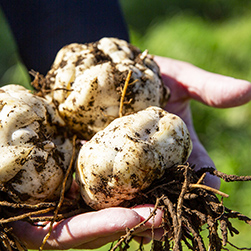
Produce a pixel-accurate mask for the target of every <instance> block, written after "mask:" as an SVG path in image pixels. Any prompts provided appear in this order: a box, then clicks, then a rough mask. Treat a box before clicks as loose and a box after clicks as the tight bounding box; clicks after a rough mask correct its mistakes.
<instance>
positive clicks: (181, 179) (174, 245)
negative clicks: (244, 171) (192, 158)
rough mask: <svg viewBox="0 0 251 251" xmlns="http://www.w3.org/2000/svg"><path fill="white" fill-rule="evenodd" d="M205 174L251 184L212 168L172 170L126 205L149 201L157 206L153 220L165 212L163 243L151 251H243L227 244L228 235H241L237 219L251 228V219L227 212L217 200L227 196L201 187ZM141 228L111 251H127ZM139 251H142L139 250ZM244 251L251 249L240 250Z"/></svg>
mask: <svg viewBox="0 0 251 251" xmlns="http://www.w3.org/2000/svg"><path fill="white" fill-rule="evenodd" d="M206 172H209V173H211V174H213V175H216V176H218V177H220V178H222V179H224V180H225V181H247V180H251V177H250V176H241V177H240V176H234V175H227V174H224V173H221V172H219V171H216V170H215V169H213V168H203V169H201V170H200V171H199V172H195V171H194V169H193V168H192V167H190V166H189V165H180V166H178V167H173V168H172V169H169V170H168V171H167V173H166V175H164V177H163V178H162V179H161V180H160V181H156V183H155V184H153V185H152V186H151V187H150V188H149V189H147V190H146V191H144V194H143V193H142V194H141V195H140V196H139V197H138V198H136V199H135V200H134V201H132V202H131V203H130V205H127V206H133V203H134V204H141V203H145V202H146V201H147V203H154V202H156V204H155V210H154V211H153V212H152V214H151V216H150V217H154V214H155V211H156V209H157V208H161V209H162V210H163V211H164V217H163V223H162V227H163V228H164V231H165V232H164V235H163V237H162V239H161V240H160V241H156V240H155V241H153V244H152V247H151V250H152V251H155V250H156V251H157V250H158V251H161V250H173V251H181V250H183V247H184V246H186V247H187V248H188V249H190V250H196V251H197V250H198V251H204V250H208V248H209V250H215V251H218V250H223V249H224V250H228V249H227V248H226V247H227V246H228V245H229V246H231V247H234V248H236V249H239V250H240V248H238V247H236V246H234V245H233V244H231V243H230V242H229V240H228V234H230V235H231V236H234V235H235V234H238V233H239V231H238V230H237V229H236V228H235V227H233V225H232V223H231V222H230V220H231V219H233V218H237V219H239V220H240V221H244V222H245V223H247V224H249V225H251V219H250V218H248V217H247V216H245V215H242V214H241V213H239V212H235V211H232V210H230V209H228V208H226V207H225V206H224V205H223V200H219V199H218V197H217V196H216V194H219V195H221V196H223V197H227V195H226V194H224V193H222V192H220V191H218V190H215V189H211V188H209V187H207V186H205V185H203V184H201V183H202V181H203V179H204V177H205V175H206ZM160 183H161V185H160ZM146 197H147V199H146ZM205 224H206V225H207V229H208V241H209V244H208V247H206V244H205V240H203V237H202V235H201V232H202V226H203V225H205ZM140 226H141V225H138V226H135V227H134V228H133V229H130V230H128V232H127V234H126V235H124V236H122V237H121V238H120V240H119V241H118V242H117V244H116V245H114V246H113V247H112V248H111V250H112V251H115V250H117V248H121V250H127V248H128V247H129V242H130V240H131V239H132V237H133V232H134V231H135V230H136V229H137V228H138V227H140ZM218 230H220V231H218ZM219 233H221V234H219ZM139 250H143V249H141V248H139ZM241 250H250V249H249V248H241Z"/></svg>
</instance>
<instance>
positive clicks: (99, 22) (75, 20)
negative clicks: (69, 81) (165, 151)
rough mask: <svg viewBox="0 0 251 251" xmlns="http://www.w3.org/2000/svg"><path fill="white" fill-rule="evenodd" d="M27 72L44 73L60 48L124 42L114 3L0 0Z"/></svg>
mask: <svg viewBox="0 0 251 251" xmlns="http://www.w3.org/2000/svg"><path fill="white" fill-rule="evenodd" d="M0 4H1V7H2V10H3V12H4V13H5V16H6V18H7V20H8V22H9V24H10V27H11V29H12V32H13V34H14V37H15V39H16V43H17V46H18V49H19V53H20V56H21V58H22V60H23V62H24V64H25V65H26V67H27V69H28V70H31V69H33V70H35V71H39V72H40V73H42V74H46V72H47V71H48V70H49V68H50V66H51V64H52V63H53V61H54V58H55V56H56V54H57V52H58V51H59V49H61V48H62V47H63V46H64V45H67V44H70V43H74V42H77V43H86V42H94V41H97V40H99V39H100V38H102V37H105V36H106V37H117V38H121V39H125V40H127V41H128V39H129V37H128V32H127V27H126V24H125V21H124V19H123V15H122V12H121V9H120V5H119V2H118V1H117V0H105V1H102V0H53V1H52V0H37V1H34V0H0Z"/></svg>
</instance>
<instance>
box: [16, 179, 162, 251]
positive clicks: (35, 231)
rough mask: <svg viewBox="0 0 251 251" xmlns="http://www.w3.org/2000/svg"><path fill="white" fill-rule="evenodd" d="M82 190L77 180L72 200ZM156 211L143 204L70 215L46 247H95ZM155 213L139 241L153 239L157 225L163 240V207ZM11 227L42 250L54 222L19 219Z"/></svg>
mask: <svg viewBox="0 0 251 251" xmlns="http://www.w3.org/2000/svg"><path fill="white" fill-rule="evenodd" d="M78 189H79V187H78V185H77V184H76V183H75V182H73V185H72V187H71V190H70V191H69V192H68V194H67V197H68V199H74V198H75V197H76V196H78V195H79V190H78ZM153 210H154V205H140V206H137V207H134V208H132V209H130V208H122V207H114V208H107V209H103V210H99V211H94V212H88V213H82V214H79V215H76V216H73V217H70V218H68V219H66V220H62V221H60V222H57V223H55V224H54V225H53V231H52V233H51V235H50V238H49V239H48V241H47V243H46V244H45V246H44V249H50V250H52V249H57V250H59V249H70V248H78V249H95V248H98V247H101V246H103V245H105V244H107V243H109V242H113V241H116V240H118V239H119V237H121V236H122V235H124V234H125V233H126V230H127V229H131V228H133V227H135V226H136V225H138V224H139V223H141V222H143V221H144V220H145V219H147V218H148V216H149V215H150V214H151V212H152V211H153ZM155 213H156V214H155V216H154V217H152V218H151V219H150V220H149V221H148V222H147V223H146V224H145V225H143V226H141V227H140V228H138V229H137V230H136V231H135V232H134V234H133V235H134V238H135V240H137V241H141V240H143V241H144V243H147V242H149V241H150V240H151V239H152V234H153V233H152V227H154V238H155V239H157V240H160V239H161V237H162V235H163V229H162V228H160V225H161V223H162V216H163V215H162V211H161V210H160V209H157V211H156V212H155ZM11 226H12V227H13V230H14V233H15V234H16V235H17V236H18V238H19V239H20V240H22V242H23V243H24V244H25V246H26V247H27V248H30V249H35V250H38V248H39V247H40V246H41V244H42V242H43V238H44V237H45V235H46V234H47V233H48V231H49V227H50V223H48V224H47V225H46V226H45V227H40V226H34V225H31V224H29V223H27V222H24V221H16V222H14V223H12V224H11ZM142 238H143V239H142Z"/></svg>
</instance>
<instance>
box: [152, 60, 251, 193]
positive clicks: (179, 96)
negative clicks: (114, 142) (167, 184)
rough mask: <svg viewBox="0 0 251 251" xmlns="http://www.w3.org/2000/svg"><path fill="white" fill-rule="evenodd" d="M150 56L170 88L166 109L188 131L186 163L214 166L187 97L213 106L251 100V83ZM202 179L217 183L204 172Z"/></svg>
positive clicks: (212, 185) (209, 183) (187, 64)
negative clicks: (189, 144) (190, 147)
mask: <svg viewBox="0 0 251 251" xmlns="http://www.w3.org/2000/svg"><path fill="white" fill-rule="evenodd" d="M154 59H155V61H156V62H157V64H158V65H159V67H160V71H161V74H162V78H163V81H164V84H165V85H166V86H168V87H169V88H170V91H171V97H170V100H169V102H168V104H167V106H166V110H167V111H169V112H171V113H174V114H177V115H178V116H180V117H181V118H182V119H183V120H184V122H185V123H186V124H187V127H188V129H189V131H190V135H191V138H192V141H193V151H192V153H191V156H190V158H189V160H188V161H189V163H191V164H195V165H196V169H199V168H201V167H208V166H211V167H215V165H214V163H213V161H212V160H211V158H210V157H209V156H208V153H207V152H206V150H205V148H204V147H203V146H202V144H201V143H200V141H199V139H198V137H197V135H196V132H195V130H194V127H193V122H192V116H191V111H190V106H189V100H190V99H195V100H197V101H200V102H202V103H204V104H206V105H209V106H212V107H217V108H228V107H235V106H240V105H242V104H245V103H247V102H249V101H250V100H251V84H250V83H249V82H248V81H244V80H238V79H234V78H231V77H226V76H222V75H219V74H214V73H210V72H207V71H204V70H202V69H199V68H197V67H195V66H193V65H191V64H189V63H185V62H182V61H178V60H173V59H169V58H164V57H159V56H155V57H154ZM205 182H206V184H207V185H209V186H211V187H214V188H217V189H219V187H220V180H219V179H218V178H217V177H215V176H212V175H207V176H206V178H205Z"/></svg>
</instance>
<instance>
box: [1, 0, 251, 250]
mask: <svg viewBox="0 0 251 251" xmlns="http://www.w3.org/2000/svg"><path fill="white" fill-rule="evenodd" d="M0 4H1V7H2V8H3V10H4V12H5V15H6V17H7V19H8V21H9V23H10V26H11V28H12V31H13V34H14V36H15V38H16V41H17V45H18V48H19V52H20V55H21V57H22V59H23V62H24V63H25V65H26V66H27V68H28V69H34V70H37V71H39V72H41V73H46V71H47V70H48V68H49V67H50V65H51V63H52V61H53V59H54V57H55V55H56V53H57V51H58V50H59V49H60V48H61V47H62V46H63V45H65V44H67V43H72V42H80V43H84V42H90V41H96V40H99V39H100V38H102V37H104V36H113V37H118V38H121V39H125V40H129V38H128V32H127V29H126V25H125V22H124V19H123V17H122V13H121V10H120V7H119V3H118V1H116V0H110V1H99V0H86V1H72V0H66V1H48V0H42V1H29V0H23V1H18V0H17V1H13V0H11V1H10V0H0ZM155 60H156V62H157V63H158V65H159V67H160V71H161V74H162V78H163V81H164V83H165V85H167V86H168V87H169V88H170V90H171V94H172V95H171V97H170V100H169V102H168V106H167V110H168V111H169V112H172V113H174V114H177V115H179V116H180V117H181V118H182V119H183V120H184V121H185V123H186V124H187V127H188V129H189V131H190V134H191V138H192V141H193V151H192V153H191V156H190V158H189V160H188V161H189V162H190V163H191V164H194V165H195V166H196V168H201V167H205V166H212V167H215V166H214V163H213V161H212V160H211V158H210V157H209V155H208V153H207V152H206V150H205V148H204V147H203V145H202V144H201V142H200V141H199V139H198V136H197V134H196V132H195V130H194V126H193V121H192V115H191V111H190V105H189V102H190V100H191V99H195V100H197V101H199V102H202V103H204V104H206V105H208V106H211V107H217V108H228V107H235V106H240V105H243V104H245V103H247V102H249V101H250V100H251V84H250V83H249V82H248V81H245V80H239V79H234V78H231V77H227V76H222V75H219V74H214V73H210V72H206V71H204V70H202V69H199V68H197V67H195V66H193V65H191V64H189V63H186V62H181V61H178V60H174V59H170V58H164V57H160V56H155ZM206 183H207V185H210V186H212V187H215V188H219V186H220V181H219V179H218V178H216V177H214V176H210V175H207V176H206ZM77 192H78V187H77V186H76V184H75V183H74V186H73V187H72V189H71V192H70V193H71V195H72V196H74V194H75V193H77ZM153 207H154V206H153V205H139V206H137V207H135V208H121V207H114V208H108V209H104V210H99V211H95V212H88V213H83V214H80V215H77V216H74V217H71V218H69V219H66V220H63V221H61V222H58V223H55V224H54V226H53V231H52V234H51V236H50V238H49V240H48V241H47V243H46V245H45V247H44V248H47V249H69V248H79V249H93V248H98V247H100V246H102V245H104V244H106V243H108V242H111V241H114V240H117V239H118V238H119V237H120V236H121V235H122V234H124V233H125V231H126V229H128V228H131V227H134V226H135V225H137V224H138V223H140V222H142V221H143V220H144V219H146V218H147V217H148V216H149V214H150V211H151V210H153ZM161 220H162V211H161V210H157V212H156V216H155V218H154V221H153V220H150V221H149V222H147V223H146V224H145V225H144V226H142V227H141V228H140V229H138V230H137V231H136V232H135V233H134V235H135V239H136V240H139V241H140V240H141V239H142V238H144V241H145V242H147V241H149V240H150V239H151V238H152V224H153V226H154V236H155V238H156V239H160V238H161V236H162V234H163V230H162V229H161V227H160V225H161ZM12 226H13V228H14V231H15V233H16V234H17V236H18V237H19V238H20V239H21V240H22V241H23V242H24V243H25V244H26V245H27V247H28V248H31V249H37V248H38V247H39V246H40V245H41V243H42V240H43V238H44V236H45V235H46V234H47V232H48V228H49V225H48V226H46V227H37V226H32V225H30V224H29V223H26V222H15V223H13V224H12Z"/></svg>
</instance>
